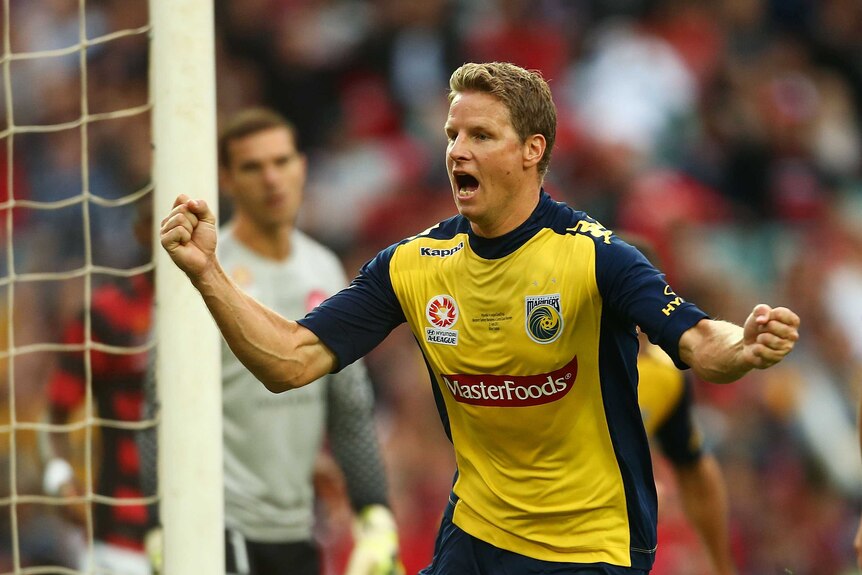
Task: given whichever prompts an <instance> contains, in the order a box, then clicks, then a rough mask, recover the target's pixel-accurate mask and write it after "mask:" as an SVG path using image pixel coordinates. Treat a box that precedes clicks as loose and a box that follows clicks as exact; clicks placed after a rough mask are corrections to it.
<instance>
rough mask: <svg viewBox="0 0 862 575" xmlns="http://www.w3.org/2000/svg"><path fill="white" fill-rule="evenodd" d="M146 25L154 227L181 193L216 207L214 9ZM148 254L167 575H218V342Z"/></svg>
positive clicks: (164, 259) (186, 289) (161, 3)
mask: <svg viewBox="0 0 862 575" xmlns="http://www.w3.org/2000/svg"><path fill="white" fill-rule="evenodd" d="M150 20H151V24H152V27H151V29H152V37H151V51H150V53H151V62H150V67H151V68H150V91H151V92H150V93H151V100H152V102H153V115H152V117H153V138H154V173H153V177H154V185H155V194H154V213H155V218H154V222H155V226H156V228H157V227H158V225H159V222H160V221H161V219H162V218H163V217H164V216H165V215H166V214H167V213H168V211H169V210H170V208H171V206H172V205H173V201H174V198H175V197H176V196H177V195H178V194H180V193H185V194H189V195H191V196H193V197H199V198H203V199H205V200H206V201H207V202H208V203H209V204H210V205H211V206H213V207H215V206H216V205H217V198H218V190H217V185H218V181H217V160H216V92H215V42H214V21H213V20H214V12H213V1H212V0H150ZM156 242H158V239H157V236H156ZM155 254H156V269H157V272H156V316H155V325H156V350H157V361H156V378H157V385H158V396H159V400H160V404H161V409H160V423H159V430H158V437H159V484H160V485H159V493H160V495H161V501H160V510H161V513H160V514H161V520H162V525H163V528H164V539H165V545H164V573H165V574H167V575H179V574H184V573H195V574H200V575H215V574H223V573H224V557H225V555H224V517H223V516H224V510H223V507H224V505H223V498H224V495H223V487H222V483H223V482H222V423H221V414H222V405H221V374H220V370H221V362H220V360H219V357H220V353H221V348H220V336H219V334H218V331H217V329H216V327H215V324H214V322H213V321H212V319H211V317H210V315H209V313H208V311H207V310H206V307H205V306H204V304H203V302H202V300H201V298H200V296H199V294H198V293H197V292H196V291H195V289H194V288H193V287H192V286H191V284H190V283H189V282H188V280H187V279H186V278H185V276H184V275H183V274H182V272H180V271H179V270H178V269H177V267H176V266H174V265H173V263H172V262H171V261H170V259H169V257H168V256H167V254H166V253H165V252H164V250H162V249H161V247H160V246H158V245H157V246H156V249H155Z"/></svg>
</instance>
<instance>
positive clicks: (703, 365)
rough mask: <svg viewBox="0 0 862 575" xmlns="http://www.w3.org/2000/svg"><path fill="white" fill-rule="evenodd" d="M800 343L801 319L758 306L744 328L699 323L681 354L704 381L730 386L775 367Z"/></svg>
mask: <svg viewBox="0 0 862 575" xmlns="http://www.w3.org/2000/svg"><path fill="white" fill-rule="evenodd" d="M798 339H799V316H797V315H796V314H795V313H794V312H792V311H791V310H789V309H787V308H784V307H777V308H771V307H769V306H768V305H766V304H759V305H757V306H755V308H754V310H752V312H751V314H750V315H749V316H748V319H746V320H745V324H744V325H743V327H739V326H738V325H734V324H732V323H728V322H725V321H717V320H710V319H703V320H700V321H699V322H698V323H697V324H696V325H694V326H693V327H691V328H689V329H688V330H686V331H685V332H684V333H683V334H682V337H681V338H680V340H679V354H680V358H681V359H682V360H683V361H684V362H685V363H686V364H688V365H689V366H691V368H692V370H693V371H694V373H695V374H697V376H698V377H700V378H701V379H703V380H705V381H711V382H713V383H729V382H731V381H736V380H737V379H739V378H740V377H742V376H743V375H745V374H746V373H748V372H749V371H751V370H752V369H766V368H767V367H771V366H772V365H775V364H776V363H778V362H779V361H781V360H782V359H783V358H784V356H786V355H787V354H788V353H790V351H791V350H792V349H793V346H794V345H795V344H796V341H797V340H798Z"/></svg>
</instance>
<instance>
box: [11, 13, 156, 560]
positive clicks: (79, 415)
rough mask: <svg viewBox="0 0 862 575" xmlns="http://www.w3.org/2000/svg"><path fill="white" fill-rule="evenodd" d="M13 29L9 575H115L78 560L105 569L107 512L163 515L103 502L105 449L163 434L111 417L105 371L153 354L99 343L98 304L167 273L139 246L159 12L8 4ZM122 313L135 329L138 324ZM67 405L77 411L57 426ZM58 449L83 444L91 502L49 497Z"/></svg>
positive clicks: (79, 451) (125, 496)
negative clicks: (52, 455)
mask: <svg viewBox="0 0 862 575" xmlns="http://www.w3.org/2000/svg"><path fill="white" fill-rule="evenodd" d="M0 19H2V22H0V24H2V43H3V47H2V56H0V70H2V90H0V98H2V107H3V111H4V112H5V113H4V114H3V115H2V118H0V226H2V232H0V242H3V243H4V244H5V245H4V246H3V248H4V251H3V253H4V255H5V257H3V258H0V272H2V275H0V294H2V298H3V301H2V302H0V321H2V322H4V323H5V325H4V326H2V327H3V328H2V329H0V368H2V371H0V385H2V387H4V388H5V389H3V390H2V391H3V393H2V394H0V506H2V508H3V509H4V510H6V512H7V513H6V514H5V516H6V517H7V518H8V519H7V520H6V521H3V520H0V573H15V574H19V573H20V574H27V573H32V574H37V573H81V572H93V573H112V572H113V571H111V570H101V569H99V568H97V566H96V564H95V562H94V561H93V560H92V558H91V559H89V560H88V561H87V562H85V563H84V564H83V566H82V565H81V564H80V563H79V562H78V560H77V557H78V555H79V554H80V553H79V552H81V551H83V552H84V553H85V554H87V553H86V552H87V551H88V550H89V551H90V553H89V554H88V555H89V556H90V557H92V553H91V552H92V550H93V546H94V542H95V541H96V540H97V538H98V533H97V532H96V527H95V523H96V516H97V515H98V512H97V509H98V508H100V507H103V508H104V509H105V510H106V511H105V512H106V513H108V514H113V515H118V516H122V515H123V511H122V509H123V508H132V507H136V506H137V507H140V506H142V505H149V504H151V503H154V502H155V501H156V496H155V495H146V494H144V493H129V492H126V493H117V492H103V491H101V490H100V482H99V479H98V470H99V468H100V466H102V465H105V462H104V461H103V460H102V459H103V458H104V457H107V456H108V455H109V454H108V453H107V452H104V453H102V452H100V449H101V450H104V448H105V446H104V444H103V443H101V440H100V438H101V437H102V436H105V435H106V434H109V433H110V432H109V431H108V430H130V431H137V430H141V429H146V428H151V427H153V426H154V425H155V424H156V422H155V420H143V419H141V418H140V416H138V417H128V416H125V415H127V414H124V416H122V417H121V416H118V415H117V414H118V413H120V414H122V413H123V409H122V407H123V406H116V405H115V406H114V407H115V408H117V409H116V410H107V411H108V413H110V415H109V416H105V414H104V413H103V411H106V410H105V409H103V408H105V407H106V404H105V402H104V401H102V400H100V397H99V394H100V393H103V392H104V385H105V384H104V383H100V381H99V378H100V377H103V375H104V374H105V373H106V372H105V369H106V367H105V365H108V364H109V365H114V364H116V365H120V364H124V359H123V358H125V363H135V362H137V361H138V360H137V358H140V357H145V356H146V355H147V354H148V353H149V352H150V350H151V348H152V347H153V342H152V339H151V338H150V337H146V338H143V339H141V338H138V339H134V338H122V337H119V338H117V341H105V340H104V339H102V338H99V337H97V336H96V334H97V333H99V332H100V329H101V327H100V326H99V325H97V324H98V322H102V321H103V319H104V318H102V317H101V315H100V314H101V312H100V310H99V309H97V307H98V305H100V304H99V303H98V302H99V300H98V299H94V298H99V297H101V296H99V294H100V293H101V290H102V289H103V288H104V287H105V286H110V285H114V284H117V285H119V284H122V283H123V282H133V281H136V280H139V279H141V278H146V277H147V276H148V275H150V274H152V272H153V269H154V264H153V259H152V256H151V253H150V251H149V250H146V249H143V250H141V249H139V246H138V245H137V244H136V243H135V241H134V234H133V233H132V230H133V227H134V225H135V224H136V222H137V218H140V217H142V216H141V214H144V213H146V212H147V210H146V205H148V204H150V203H151V202H152V186H151V184H150V181H151V178H150V172H151V160H150V149H151V145H150V139H151V138H150V113H151V109H152V103H151V101H150V96H149V91H148V88H147V84H148V83H147V67H148V56H147V55H148V44H149V32H150V24H149V16H148V11H147V1H146V0H88V1H87V2H85V1H84V0H2V14H0ZM114 307H115V308H116V309H115V313H116V318H115V320H116V322H117V325H121V326H126V323H124V317H126V316H125V315H124V314H129V313H131V310H129V309H123V304H122V302H119V303H117V302H115V304H114ZM70 325H77V327H78V330H79V331H80V333H79V335H80V337H79V338H70V337H68V333H69V327H68V326H70ZM137 327H138V328H140V326H137ZM114 328H115V329H116V326H114ZM148 333H149V332H148ZM112 362H113V363H112ZM103 364H105V365H103ZM69 365H74V366H76V369H78V371H79V373H78V374H77V375H79V376H80V380H81V381H82V382H83V384H84V385H83V389H82V394H81V396H80V398H77V399H76V398H74V397H72V396H73V395H74V394H70V393H63V392H62V389H63V388H62V386H60V387H58V388H57V389H54V387H50V389H49V381H50V382H53V381H54V380H53V379H52V378H56V377H57V376H56V373H57V372H58V370H61V368H62V367H63V366H69ZM61 371H62V370H61ZM73 388H74V386H67V389H73ZM58 389H59V390H60V391H58ZM114 401H119V400H117V399H116V398H114ZM55 402H58V404H59V405H62V406H63V407H71V406H73V405H74V406H76V409H75V410H74V413H73V414H72V415H71V416H70V417H68V418H67V419H65V420H64V421H62V422H57V421H54V420H52V419H51V418H49V417H48V416H47V414H48V413H49V412H50V411H52V410H54V409H56V406H55V405H54V403H55ZM58 438H61V439H62V441H63V442H66V443H68V444H69V445H71V449H70V451H69V455H68V457H69V460H70V462H71V463H72V466H73V468H74V471H75V476H76V478H77V483H78V485H79V486H80V492H79V493H78V494H74V495H67V496H62V495H49V494H46V493H44V492H43V489H42V481H41V479H42V471H43V465H44V460H45V456H46V452H49V451H50V445H51V444H52V442H53V441H54V440H56V439H58ZM66 440H68V441H66ZM40 445H41V447H42V448H43V449H42V450H41V451H42V452H41V453H39V452H40V449H39V447H40ZM73 510H78V511H77V512H76V513H77V517H78V519H79V521H78V525H77V527H74V528H73V527H71V525H72V523H70V522H69V521H68V519H67V517H68V516H69V515H70V514H71V512H72V511H73ZM138 519H139V518H138ZM76 534H77V535H76ZM125 543H128V541H126V542H125ZM81 569H83V571H82V570H81Z"/></svg>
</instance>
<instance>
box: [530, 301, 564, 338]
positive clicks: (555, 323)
mask: <svg viewBox="0 0 862 575" xmlns="http://www.w3.org/2000/svg"><path fill="white" fill-rule="evenodd" d="M524 304H525V306H526V310H525V313H524V315H525V317H526V320H525V326H524V327H525V328H526V330H527V335H528V336H530V339H532V340H533V341H535V342H536V343H541V344H546V343H551V342H553V341H556V339H557V338H558V337H560V334H562V333H563V312H562V306H561V305H560V294H558V293H557V294H550V295H536V296H527V297H526V298H524Z"/></svg>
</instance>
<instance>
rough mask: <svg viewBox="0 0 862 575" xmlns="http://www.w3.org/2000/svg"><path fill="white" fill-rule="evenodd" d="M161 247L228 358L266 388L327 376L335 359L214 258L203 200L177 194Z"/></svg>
mask: <svg viewBox="0 0 862 575" xmlns="http://www.w3.org/2000/svg"><path fill="white" fill-rule="evenodd" d="M160 235H161V243H162V247H163V248H164V249H165V250H166V251H167V252H168V254H169V255H170V256H171V259H172V260H173V261H174V263H175V264H176V265H177V266H178V267H179V268H180V269H181V270H183V271H184V272H185V273H186V275H187V276H188V277H189V279H190V280H191V282H192V285H194V287H195V288H196V289H197V290H198V291H199V292H200V293H201V296H203V299H204V303H206V306H207V308H208V309H209V311H210V313H211V314H212V316H213V318H214V319H215V321H216V324H217V325H218V327H219V330H221V333H222V336H223V337H224V339H225V341H226V342H227V344H228V345H229V346H230V348H231V351H233V353H234V355H236V357H237V358H238V359H239V360H240V361H241V362H242V363H243V365H245V367H246V368H247V369H248V370H249V371H250V372H251V373H253V374H254V375H255V377H257V378H258V379H259V380H260V381H261V382H262V383H263V384H264V385H265V386H266V388H267V389H269V390H270V391H273V392H281V391H285V390H288V389H292V388H295V387H301V386H303V385H305V384H307V383H311V382H312V381H314V380H316V379H318V378H319V377H321V376H323V375H325V374H327V373H329V372H330V371H332V369H333V368H334V367H335V365H336V358H335V355H334V354H333V353H332V351H331V350H329V348H327V347H326V346H325V345H324V344H323V343H322V342H321V341H320V339H318V337H317V336H316V335H314V333H313V332H311V331H310V330H308V329H306V328H304V327H302V326H301V325H299V324H298V323H297V322H295V321H292V320H289V319H287V318H284V317H281V316H280V315H278V314H277V313H275V312H274V311H272V310H270V309H269V308H267V307H266V306H263V305H262V304H260V303H258V302H257V301H256V300H255V299H254V298H252V297H251V296H249V295H247V294H245V293H244V292H243V291H242V290H240V289H239V288H238V287H237V286H236V284H234V283H233V282H232V281H231V279H230V278H229V277H228V276H227V275H226V274H225V272H224V270H223V269H222V267H221V265H220V264H219V262H218V260H217V259H216V255H215V248H216V235H217V234H216V222H215V215H214V214H213V213H212V211H210V209H209V207H208V206H207V204H206V202H204V201H203V200H193V199H190V198H189V197H188V196H185V195H180V196H179V197H177V199H176V201H175V202H174V207H173V210H171V213H170V214H169V215H168V217H166V218H165V219H164V220H162V225H161V233H160Z"/></svg>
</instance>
